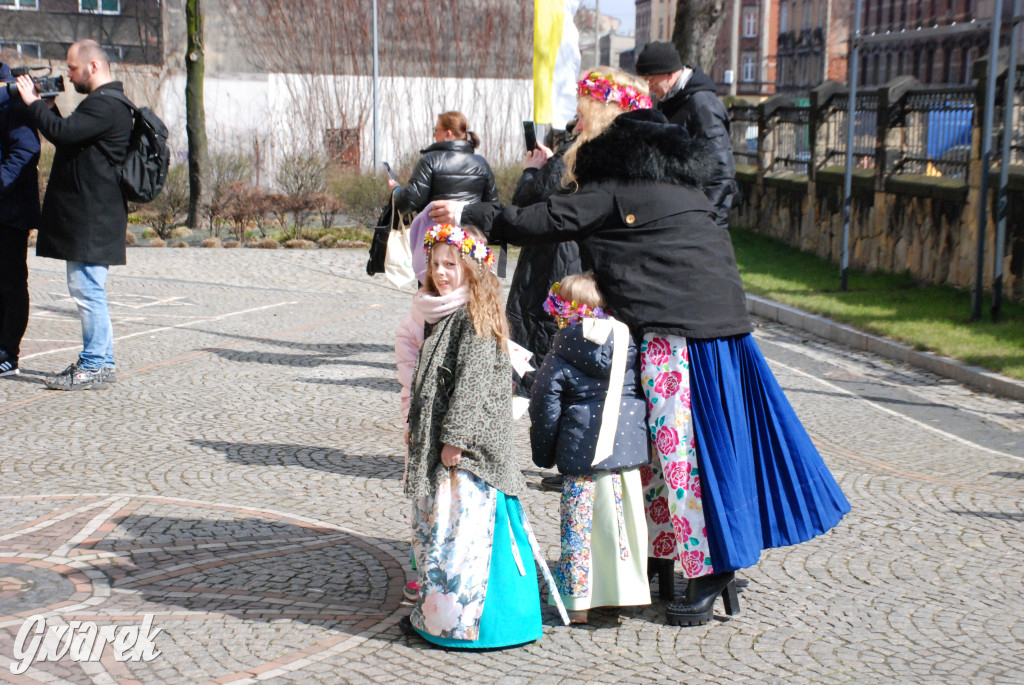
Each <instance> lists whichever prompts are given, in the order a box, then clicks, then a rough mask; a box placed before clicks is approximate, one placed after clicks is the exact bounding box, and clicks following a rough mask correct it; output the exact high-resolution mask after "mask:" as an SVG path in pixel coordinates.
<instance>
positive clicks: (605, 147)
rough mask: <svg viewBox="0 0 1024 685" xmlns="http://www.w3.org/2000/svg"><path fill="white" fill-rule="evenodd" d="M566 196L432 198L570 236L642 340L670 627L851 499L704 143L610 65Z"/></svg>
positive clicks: (543, 239)
mask: <svg viewBox="0 0 1024 685" xmlns="http://www.w3.org/2000/svg"><path fill="white" fill-rule="evenodd" d="M577 93H578V98H577V106H578V112H579V115H580V122H579V127H580V129H581V132H580V135H579V136H578V137H577V140H576V143H575V144H574V145H573V147H572V148H571V149H570V150H569V152H568V153H566V157H565V159H566V166H567V170H566V174H565V177H564V180H563V183H564V185H566V187H567V188H568V189H569V190H570V191H571V192H568V193H560V194H557V195H554V196H552V197H551V198H549V199H548V200H547V201H546V202H544V203H539V204H535V205H531V206H530V207H525V208H518V207H505V208H501V207H499V206H496V205H491V204H483V203H477V204H471V205H468V206H466V207H464V208H463V207H461V206H459V205H457V204H454V203H450V202H442V203H438V204H437V205H436V206H435V207H434V210H433V214H432V216H433V217H434V219H435V220H439V219H441V218H443V217H444V216H446V215H448V214H451V215H453V216H454V215H460V216H461V217H462V219H463V220H465V221H469V222H471V223H473V224H474V225H477V226H481V227H483V228H484V229H485V230H486V232H487V234H488V236H489V237H490V239H491V240H492V241H501V242H507V243H510V244H513V245H531V244H541V243H550V242H560V241H564V240H575V241H577V243H578V244H579V248H580V261H581V263H582V266H583V268H584V269H592V270H593V271H594V274H595V276H596V278H597V283H598V286H599V287H600V289H601V292H602V294H603V295H604V297H605V299H606V301H607V303H608V306H609V308H610V309H611V310H612V311H614V312H615V316H616V317H617V318H619V319H621V320H622V321H623V322H624V323H625V324H626V325H628V326H629V328H630V330H632V331H633V333H634V335H636V336H638V337H639V338H641V339H642V344H641V383H642V386H643V389H644V393H645V395H646V398H647V409H648V420H647V425H648V429H649V435H650V438H651V441H652V443H653V447H654V456H655V458H654V459H653V460H652V463H651V466H650V467H649V468H645V469H643V470H642V481H643V484H644V499H645V505H646V508H647V524H648V536H649V540H650V542H649V545H650V546H649V552H648V553H649V556H650V557H651V559H650V560H649V564H650V570H651V571H652V572H656V573H657V574H658V575H659V576H660V580H661V589H662V595H663V596H666V595H667V596H669V597H671V596H672V595H673V592H674V591H673V587H672V578H673V575H674V572H673V571H674V566H675V563H676V562H678V563H679V564H680V566H681V568H682V571H683V574H684V575H685V576H686V577H687V578H689V579H690V581H689V583H688V584H687V587H686V595H685V596H684V597H682V598H679V599H677V601H674V602H672V603H670V604H669V605H668V606H667V608H666V613H667V619H668V621H669V622H670V623H673V624H676V625H697V624H702V623H707V622H708V621H710V620H711V617H712V615H713V611H714V606H715V601H716V599H717V598H718V597H719V596H721V597H722V598H723V599H724V600H725V609H726V611H727V613H729V614H733V613H735V612H737V611H738V610H739V602H738V598H737V594H736V578H735V572H736V571H737V570H738V569H742V568H746V567H748V566H753V565H754V564H756V563H757V562H758V559H759V558H760V555H761V552H762V550H764V549H769V548H773V547H781V546H784V545H792V544H796V543H800V542H804V541H806V540H810V539H811V538H813V537H815V536H816V535H820V534H822V533H824V532H826V531H828V530H829V529H831V528H832V527H834V526H835V525H836V524H838V522H839V520H840V519H841V518H842V516H843V515H844V514H846V512H848V511H849V510H850V505H849V503H848V502H847V500H846V497H844V496H843V493H842V491H841V490H840V489H839V486H838V485H837V484H836V482H835V479H834V478H833V477H832V474H831V473H829V470H828V467H827V466H826V465H825V463H824V461H823V460H822V458H821V456H820V455H819V454H818V451H817V449H816V448H815V446H814V444H813V443H812V442H811V439H810V437H809V436H808V435H807V432H806V431H805V430H804V428H803V426H802V425H801V423H800V420H799V419H798V418H797V416H796V414H795V412H794V411H793V408H792V407H791V406H790V404H789V401H788V400H787V399H786V396H785V394H784V393H783V392H782V389H781V388H780V387H779V384H778V382H777V381H776V380H775V377H774V375H773V374H772V371H771V369H770V368H769V367H768V364H767V362H766V361H765V359H764V357H763V355H762V354H761V351H760V349H759V348H758V346H757V343H756V342H755V341H754V338H753V336H752V335H751V333H752V331H753V325H752V323H751V320H750V317H749V315H748V314H747V310H746V302H745V296H744V293H743V283H742V281H741V279H740V274H739V269H738V268H737V266H736V259H735V256H734V254H733V250H732V242H731V240H730V237H729V233H728V231H723V230H722V229H721V228H719V227H718V225H717V224H716V223H715V220H714V216H715V212H714V208H713V207H712V206H711V204H710V202H708V200H707V198H706V197H705V195H704V193H703V192H701V186H702V184H704V183H705V182H706V181H707V180H708V178H709V173H710V171H711V169H712V167H713V159H712V155H711V154H710V150H709V149H708V145H707V141H706V140H704V139H701V138H691V137H690V136H689V134H688V133H687V132H686V130H685V129H683V128H682V127H679V126H674V125H670V124H668V122H667V120H666V119H665V117H664V116H663V115H662V114H660V113H659V112H656V111H654V110H651V109H649V107H650V100H649V99H647V96H646V86H644V84H643V83H641V82H640V81H639V80H638V79H637V78H635V77H632V76H630V75H628V74H625V73H622V72H619V71H617V70H611V69H605V68H602V69H600V70H599V71H591V72H588V73H586V74H585V75H584V77H583V79H582V80H581V81H580V82H579V84H578V90H577Z"/></svg>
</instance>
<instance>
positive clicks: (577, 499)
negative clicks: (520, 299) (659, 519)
mask: <svg viewBox="0 0 1024 685" xmlns="http://www.w3.org/2000/svg"><path fill="white" fill-rule="evenodd" d="M544 310H545V311H547V312H548V313H549V314H551V315H552V316H553V317H554V318H555V320H556V321H557V322H558V327H559V329H560V330H559V331H558V333H557V334H555V337H554V339H553V340H552V343H551V351H550V352H549V354H548V355H547V356H546V357H545V358H544V363H543V364H542V365H541V367H540V370H539V371H538V372H537V378H536V381H535V382H534V385H533V391H532V394H531V397H530V446H531V447H532V449H533V463H534V464H536V465H537V466H540V467H541V468H551V467H552V466H555V465H557V466H558V471H559V473H562V474H563V475H564V479H563V482H562V502H561V539H562V554H561V557H560V558H559V563H558V567H557V568H556V569H555V583H556V584H557V586H558V592H559V594H560V595H561V596H562V600H563V601H564V602H565V605H566V608H567V609H568V610H569V617H570V619H571V620H572V621H573V622H575V623H586V622H587V611H588V610H589V609H591V608H594V607H609V606H635V605H639V604H650V602H651V593H650V589H649V588H648V586H647V524H646V522H645V521H644V497H643V495H644V493H643V485H642V484H641V481H640V467H641V466H644V465H646V464H648V463H649V462H650V453H649V452H648V444H647V423H646V416H647V410H646V407H645V405H644V399H643V396H644V395H643V391H642V390H641V389H640V377H639V371H640V368H639V365H638V364H637V361H638V355H637V349H636V344H635V343H634V342H633V340H632V338H631V337H630V334H629V329H628V328H627V327H626V326H625V324H623V323H621V322H619V321H616V320H615V319H614V318H612V317H610V316H609V315H608V314H607V313H606V312H605V311H604V298H603V297H602V296H601V292H600V291H599V290H598V289H597V283H596V282H595V280H594V275H593V274H592V273H589V272H588V273H586V274H581V275H576V276H567V277H566V278H564V279H562V280H561V281H560V282H559V283H555V284H554V285H553V286H552V287H551V291H550V294H549V297H548V300H547V301H546V302H545V303H544Z"/></svg>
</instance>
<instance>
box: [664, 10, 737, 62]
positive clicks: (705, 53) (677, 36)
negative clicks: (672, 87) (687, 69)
mask: <svg viewBox="0 0 1024 685" xmlns="http://www.w3.org/2000/svg"><path fill="white" fill-rule="evenodd" d="M725 2H726V0H679V2H678V3H677V4H676V21H675V26H674V28H673V29H672V42H673V43H674V44H675V46H676V49H677V50H679V55H680V56H681V57H682V59H683V64H688V65H690V66H698V67H700V68H701V69H702V70H704V71H705V72H708V73H710V72H711V67H712V66H713V65H714V63H715V59H716V55H715V46H716V43H717V42H718V32H719V30H721V28H722V22H723V21H725Z"/></svg>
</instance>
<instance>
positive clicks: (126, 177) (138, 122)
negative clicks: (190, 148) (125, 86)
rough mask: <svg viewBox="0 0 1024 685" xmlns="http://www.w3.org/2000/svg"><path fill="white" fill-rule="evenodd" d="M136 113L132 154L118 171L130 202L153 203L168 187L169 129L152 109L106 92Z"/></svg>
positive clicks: (124, 191)
mask: <svg viewBox="0 0 1024 685" xmlns="http://www.w3.org/2000/svg"><path fill="white" fill-rule="evenodd" d="M102 92H103V93H104V94H105V95H109V96H111V97H112V98H114V99H115V100H118V101H119V102H122V103H124V104H125V105H127V106H128V108H129V109H131V111H132V139H131V142H130V143H129V144H128V154H127V155H125V158H124V163H123V164H122V165H121V168H120V169H118V170H117V180H118V183H120V184H121V193H122V194H123V195H124V197H125V199H126V200H128V201H129V202H149V201H150V200H152V199H153V198H155V197H156V196H157V195H159V194H160V191H161V190H163V188H164V182H165V181H166V180H167V167H168V166H169V165H170V162H171V151H170V149H168V147H167V126H165V125H164V122H162V121H161V120H160V117H158V116H157V115H156V114H154V113H153V110H151V109H150V108H149V107H141V108H140V107H136V106H135V104H134V103H133V102H132V101H131V100H129V99H128V98H127V97H125V95H124V94H123V93H119V92H118V91H116V90H113V91H112V90H104V91H102Z"/></svg>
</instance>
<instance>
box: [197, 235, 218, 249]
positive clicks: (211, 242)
mask: <svg viewBox="0 0 1024 685" xmlns="http://www.w3.org/2000/svg"><path fill="white" fill-rule="evenodd" d="M200 245H202V246H203V247H220V246H221V242H220V238H213V237H210V238H206V239H205V240H203V242H202V243H200Z"/></svg>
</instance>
